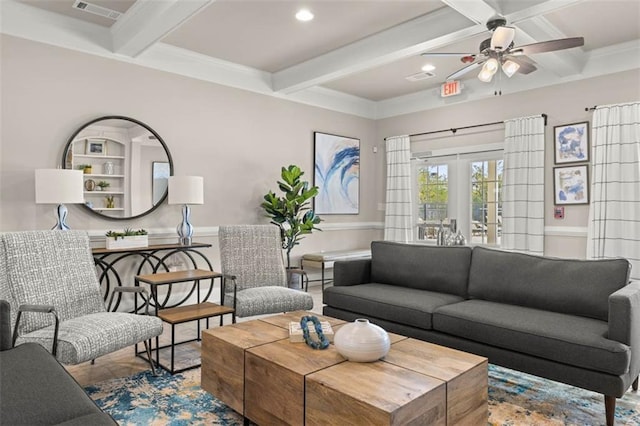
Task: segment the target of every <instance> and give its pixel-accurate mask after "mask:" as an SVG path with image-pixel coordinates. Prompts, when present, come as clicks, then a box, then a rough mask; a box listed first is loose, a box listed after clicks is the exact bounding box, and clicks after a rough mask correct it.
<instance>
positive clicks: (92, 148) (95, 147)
mask: <svg viewBox="0 0 640 426" xmlns="http://www.w3.org/2000/svg"><path fill="white" fill-rule="evenodd" d="M85 154H86V155H107V141H105V140H103V139H87V147H86V149H85Z"/></svg>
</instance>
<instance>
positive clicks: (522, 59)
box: [507, 56, 538, 74]
mask: <svg viewBox="0 0 640 426" xmlns="http://www.w3.org/2000/svg"><path fill="white" fill-rule="evenodd" d="M507 59H508V60H510V61H513V62H515V63H516V64H518V65H520V68H518V71H517V72H518V73H520V74H531V73H532V72H534V71H535V70H537V69H538V68H537V67H536V66H535V65H534V64H533V63H532V62H531V61H530V60H529V58H527V57H526V56H519V57H511V56H509V57H508V58H507Z"/></svg>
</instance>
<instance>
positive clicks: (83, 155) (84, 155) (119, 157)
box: [73, 154, 124, 160]
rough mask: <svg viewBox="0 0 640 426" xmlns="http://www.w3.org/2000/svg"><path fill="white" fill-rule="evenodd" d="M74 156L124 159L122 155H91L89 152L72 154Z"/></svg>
mask: <svg viewBox="0 0 640 426" xmlns="http://www.w3.org/2000/svg"><path fill="white" fill-rule="evenodd" d="M73 156H74V157H75V158H95V159H97V160H99V159H101V158H102V159H106V158H108V159H110V160H124V156H122V155H91V154H74V155H73Z"/></svg>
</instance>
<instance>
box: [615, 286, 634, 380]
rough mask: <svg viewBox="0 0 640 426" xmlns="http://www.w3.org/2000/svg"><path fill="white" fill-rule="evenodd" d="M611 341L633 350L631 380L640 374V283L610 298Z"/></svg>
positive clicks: (621, 290)
mask: <svg viewBox="0 0 640 426" xmlns="http://www.w3.org/2000/svg"><path fill="white" fill-rule="evenodd" d="M609 339H611V340H615V341H617V342H621V343H624V344H625V345H629V347H630V348H631V365H630V367H629V368H630V372H631V376H632V377H631V378H632V379H635V378H636V377H637V376H638V373H640V281H632V282H631V283H630V284H628V285H626V286H624V287H623V288H621V289H620V290H618V291H616V292H615V293H613V294H612V295H611V296H609Z"/></svg>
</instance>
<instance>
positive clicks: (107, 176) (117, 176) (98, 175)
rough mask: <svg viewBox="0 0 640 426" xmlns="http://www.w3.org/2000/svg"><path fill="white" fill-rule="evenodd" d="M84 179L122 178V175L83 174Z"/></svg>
mask: <svg viewBox="0 0 640 426" xmlns="http://www.w3.org/2000/svg"><path fill="white" fill-rule="evenodd" d="M84 177H105V178H123V177H124V175H105V174H98V173H95V174H94V173H85V174H84Z"/></svg>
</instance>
